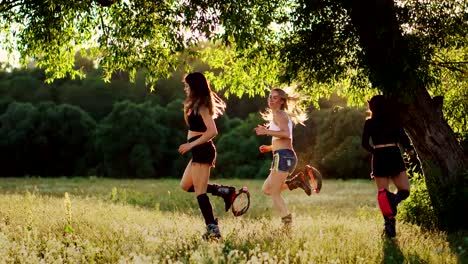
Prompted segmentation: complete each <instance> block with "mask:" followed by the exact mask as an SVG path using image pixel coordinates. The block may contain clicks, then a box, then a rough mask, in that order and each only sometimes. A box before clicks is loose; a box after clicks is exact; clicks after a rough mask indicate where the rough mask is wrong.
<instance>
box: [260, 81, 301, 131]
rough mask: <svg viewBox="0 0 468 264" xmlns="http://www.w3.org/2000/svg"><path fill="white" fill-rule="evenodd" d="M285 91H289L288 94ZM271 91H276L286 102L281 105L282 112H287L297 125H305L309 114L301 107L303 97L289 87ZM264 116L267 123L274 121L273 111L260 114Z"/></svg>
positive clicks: (268, 110)
mask: <svg viewBox="0 0 468 264" xmlns="http://www.w3.org/2000/svg"><path fill="white" fill-rule="evenodd" d="M285 90H288V92H286V91H285ZM271 91H272V92H273V91H275V92H277V93H278V94H279V96H280V98H281V99H282V100H283V101H284V104H282V105H281V110H283V111H285V112H286V113H287V114H288V115H289V117H290V118H291V121H292V122H293V123H294V124H295V125H297V124H301V125H303V126H305V125H304V121H306V120H307V114H306V112H305V110H304V108H303V107H302V106H301V104H300V103H301V101H302V100H301V98H303V96H301V95H300V94H299V93H298V92H297V91H296V90H295V87H292V86H291V87H287V88H284V89H280V88H273V89H271ZM260 114H261V115H262V118H263V119H265V120H266V121H271V120H273V112H272V110H271V109H267V110H265V111H264V112H261V113H260Z"/></svg>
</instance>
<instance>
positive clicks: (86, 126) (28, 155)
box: [0, 102, 96, 176]
mask: <svg viewBox="0 0 468 264" xmlns="http://www.w3.org/2000/svg"><path fill="white" fill-rule="evenodd" d="M95 126H96V123H95V121H94V120H93V119H92V118H91V117H90V116H89V115H88V114H87V113H85V112H84V111H83V110H81V109H79V108H77V107H74V106H70V105H56V104H53V103H50V102H49V103H40V104H39V105H37V107H36V106H34V105H32V104H30V103H17V102H13V103H11V104H9V106H8V108H7V110H6V111H5V112H4V113H3V114H2V115H1V116H0V134H1V135H2V137H1V139H0V149H1V150H2V151H1V153H2V154H1V155H2V161H3V162H4V166H3V169H2V172H1V174H2V175H5V176H22V175H25V174H29V175H40V176H61V175H70V176H71V175H75V174H76V173H78V174H79V173H81V172H83V171H85V170H86V168H87V166H88V165H87V160H86V155H87V152H88V151H89V149H88V148H87V147H88V146H89V143H90V141H91V139H92V134H93V133H94V128H95Z"/></svg>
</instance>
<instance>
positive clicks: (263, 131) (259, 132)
mask: <svg viewBox="0 0 468 264" xmlns="http://www.w3.org/2000/svg"><path fill="white" fill-rule="evenodd" d="M255 133H256V134H257V135H258V136H260V135H268V129H267V128H266V127H265V126H262V125H257V127H256V128H255Z"/></svg>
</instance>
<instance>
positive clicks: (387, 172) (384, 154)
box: [372, 147, 406, 177]
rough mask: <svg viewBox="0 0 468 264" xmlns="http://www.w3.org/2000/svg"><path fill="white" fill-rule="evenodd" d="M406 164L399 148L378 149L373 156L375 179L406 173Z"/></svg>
mask: <svg viewBox="0 0 468 264" xmlns="http://www.w3.org/2000/svg"><path fill="white" fill-rule="evenodd" d="M405 170H406V168H405V163H404V162H403V157H402V156H401V152H400V148H399V147H386V148H376V149H375V150H374V154H373V155H372V175H373V176H374V177H394V176H397V175H398V174H399V173H400V172H402V171H405Z"/></svg>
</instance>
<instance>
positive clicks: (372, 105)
mask: <svg viewBox="0 0 468 264" xmlns="http://www.w3.org/2000/svg"><path fill="white" fill-rule="evenodd" d="M368 104H369V111H368V112H369V118H372V119H376V120H381V121H382V122H386V123H387V124H388V125H389V126H401V125H402V122H401V119H400V115H399V111H398V105H397V104H396V102H394V101H393V100H391V99H390V98H388V97H386V96H384V95H375V96H373V97H372V98H371V99H370V100H369V101H368Z"/></svg>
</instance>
